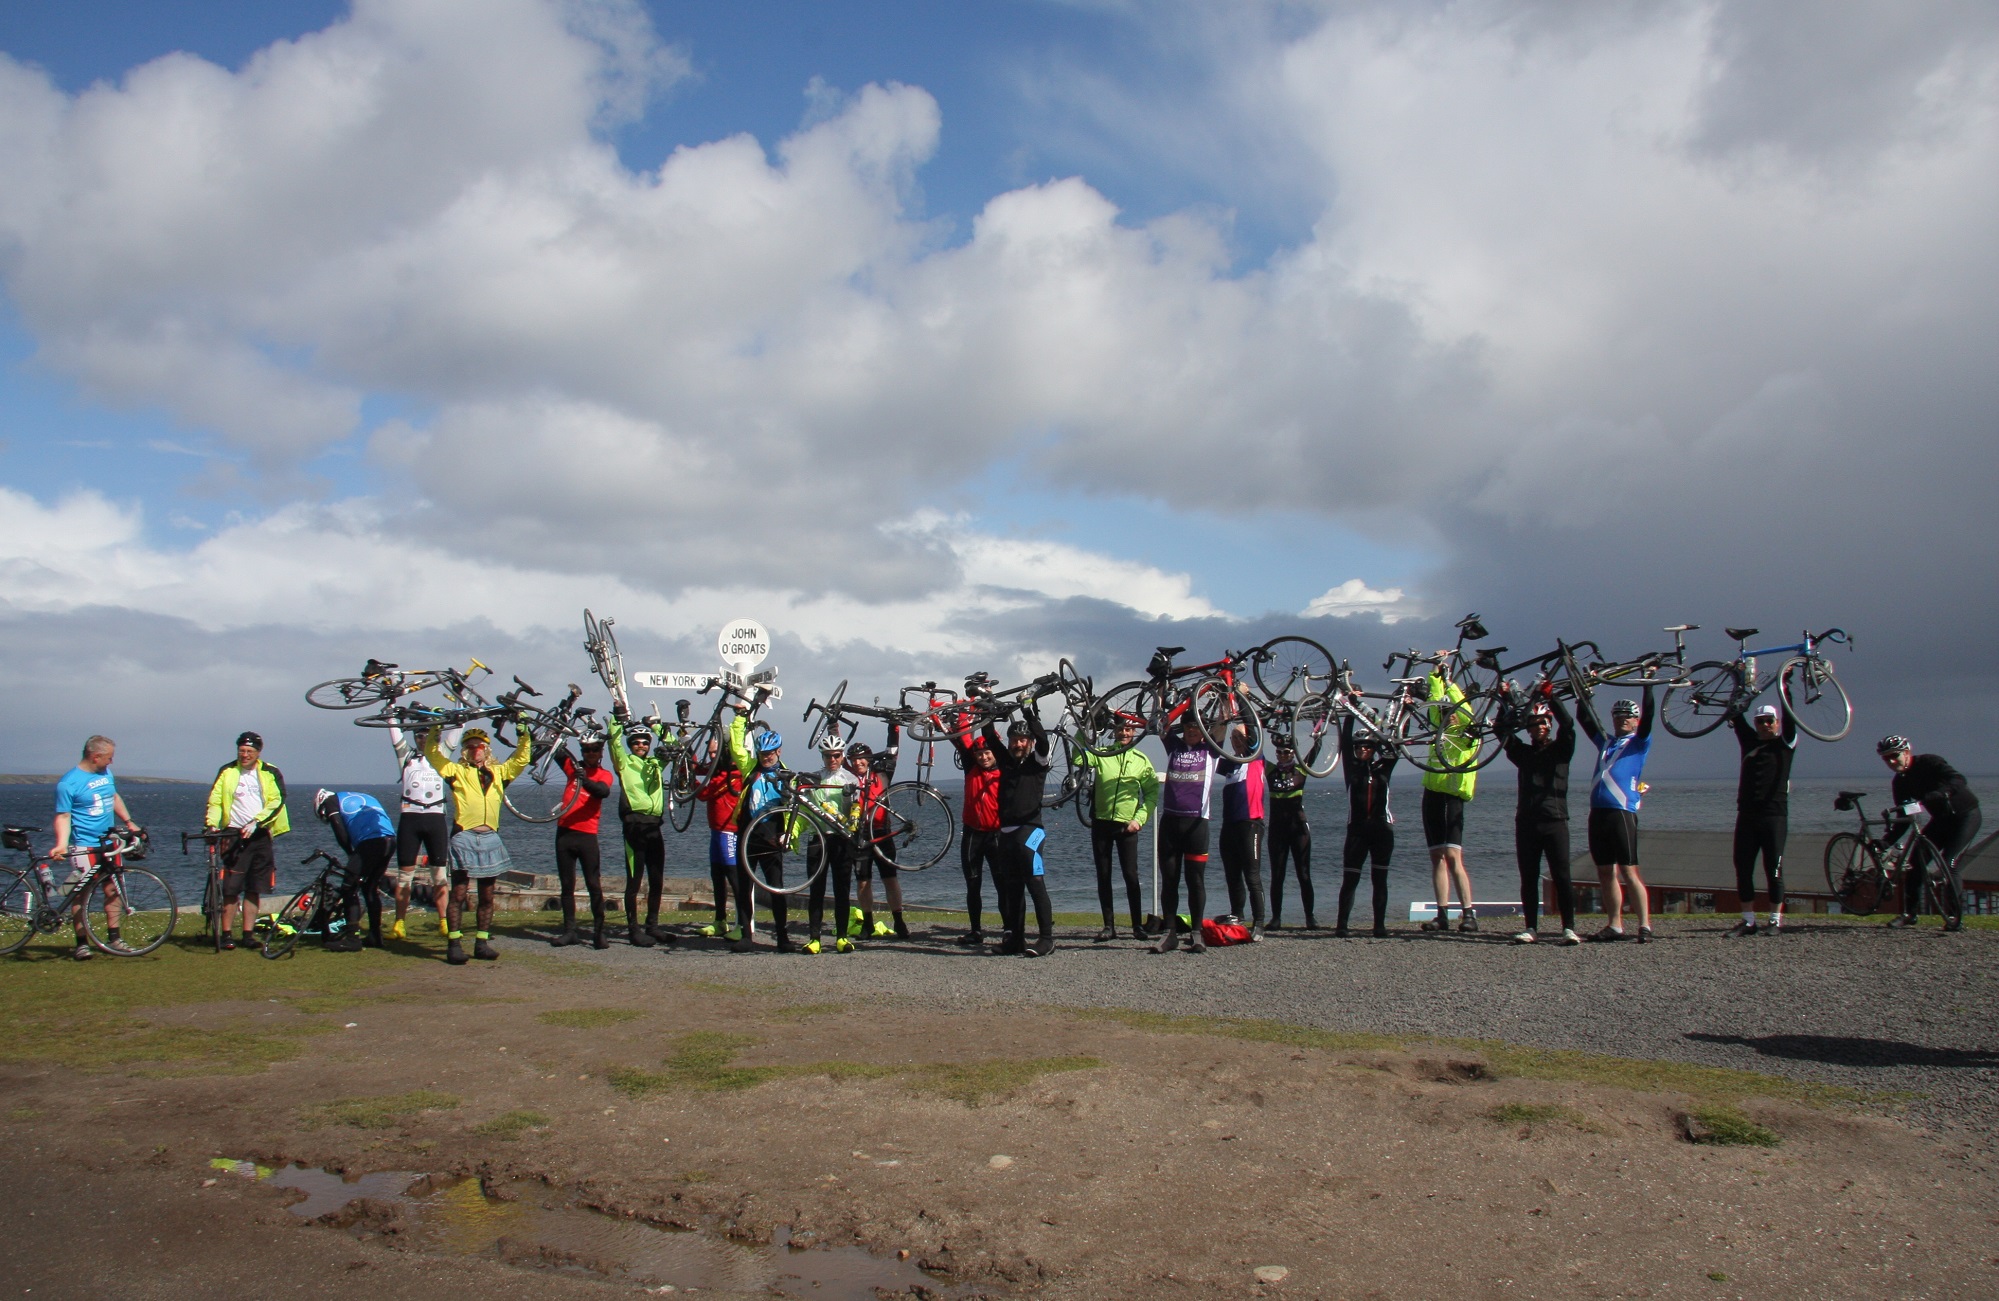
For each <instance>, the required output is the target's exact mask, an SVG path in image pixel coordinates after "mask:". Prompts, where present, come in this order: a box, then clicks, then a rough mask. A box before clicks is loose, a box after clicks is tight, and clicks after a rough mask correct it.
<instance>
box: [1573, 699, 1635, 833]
mask: <svg viewBox="0 0 1999 1301" xmlns="http://www.w3.org/2000/svg"><path fill="white" fill-rule="evenodd" d="M1581 713H1582V725H1583V731H1585V732H1587V733H1589V739H1590V740H1592V741H1594V742H1596V775H1595V776H1594V777H1593V778H1591V780H1590V786H1589V806H1590V807H1591V808H1593V809H1622V810H1623V811H1625V812H1626V813H1636V812H1638V804H1639V801H1640V799H1641V798H1642V796H1643V793H1644V792H1643V787H1644V782H1643V781H1641V780H1640V779H1641V778H1642V777H1643V776H1644V773H1645V756H1646V755H1648V754H1650V753H1651V752H1652V688H1650V687H1647V688H1645V701H1644V704H1643V705H1642V706H1641V707H1640V709H1639V711H1638V730H1637V731H1635V732H1632V733H1629V734H1628V735H1616V736H1605V735H1603V733H1601V732H1599V731H1598V730H1597V727H1596V719H1595V717H1594V711H1593V710H1589V709H1585V710H1582V711H1581Z"/></svg>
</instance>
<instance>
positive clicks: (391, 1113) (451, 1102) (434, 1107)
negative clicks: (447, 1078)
mask: <svg viewBox="0 0 1999 1301" xmlns="http://www.w3.org/2000/svg"><path fill="white" fill-rule="evenodd" d="M457 1106H458V1099H457V1098H456V1097H454V1096H452V1095H451V1094H449V1093H436V1092H433V1091H431V1090H430V1089H417V1090H414V1091H413V1092H410V1093H387V1094H381V1095H378V1096H376V1097H370V1098H336V1099H335V1100H333V1101H332V1102H322V1103H320V1104H319V1105H318V1106H316V1107H306V1108H304V1109H302V1110H301V1111H300V1112H299V1123H300V1124H301V1125H303V1126H304V1127H305V1128H307V1129H318V1128H321V1127H322V1126H326V1125H347V1126H351V1127H352V1128H354V1129H394V1128H396V1127H397V1126H398V1125H401V1124H403V1123H404V1122H406V1121H411V1120H415V1119H416V1118H417V1117H418V1116H421V1115H423V1114H424V1113H426V1112H431V1111H452V1110H455V1109H456V1108H457Z"/></svg>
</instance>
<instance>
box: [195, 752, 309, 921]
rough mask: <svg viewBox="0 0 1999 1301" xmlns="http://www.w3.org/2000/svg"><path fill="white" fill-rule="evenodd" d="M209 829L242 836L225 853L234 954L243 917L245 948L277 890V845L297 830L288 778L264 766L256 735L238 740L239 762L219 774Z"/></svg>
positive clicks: (226, 907)
mask: <svg viewBox="0 0 1999 1301" xmlns="http://www.w3.org/2000/svg"><path fill="white" fill-rule="evenodd" d="M205 825H206V826H207V827H208V828H209V829H210V830H216V831H219V830H221V829H222V828H223V827H228V828H230V829H232V830H234V831H237V832H238V833H239V835H238V837H237V839H236V841H235V842H234V843H233V844H231V845H230V846H229V848H228V849H226V850H224V851H223V863H224V870H223V876H222V947H223V948H225V949H233V948H235V947H236V941H235V939H234V936H233V934H232V933H233V932H234V931H235V929H236V917H237V915H238V913H239V912H240V913H241V915H242V918H243V943H245V944H249V943H250V928H251V927H252V926H253V925H255V923H256V919H257V914H258V912H260V911H261V909H262V905H263V901H264V890H265V889H266V888H267V886H269V885H275V884H276V877H277V870H278V861H277V856H276V853H275V851H274V849H273V847H272V841H273V840H274V839H275V838H276V837H278V836H282V835H284V834H285V833H286V832H288V831H290V830H291V829H292V824H291V817H290V815H289V814H287V813H286V811H285V775H284V774H283V773H281V772H279V771H278V770H277V769H276V768H275V767H273V766H272V765H270V764H267V763H265V762H264V738H263V737H261V736H259V735H257V734H256V733H255V732H245V733H243V734H242V735H241V736H239V737H237V738H236V758H235V759H234V760H232V761H231V762H229V763H225V764H223V765H222V767H221V768H219V769H217V770H216V773H215V784H214V785H213V786H211V787H209V788H208V815H207V819H206V823H205ZM239 900H242V901H243V902H242V903H241V905H240V907H239V904H238V901H239Z"/></svg>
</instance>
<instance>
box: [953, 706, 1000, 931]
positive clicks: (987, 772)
mask: <svg viewBox="0 0 1999 1301" xmlns="http://www.w3.org/2000/svg"><path fill="white" fill-rule="evenodd" d="M951 748H952V749H954V750H956V751H957V752H958V766H959V767H961V768H963V769H964V770H965V809H964V813H963V815H962V816H961V817H960V819H959V821H960V822H962V823H963V824H964V825H963V831H964V835H963V837H962V838H961V839H960V840H959V842H958V865H959V867H960V868H961V869H962V870H963V871H964V873H965V912H966V915H967V916H968V917H970V919H971V927H972V928H971V929H970V930H968V931H966V932H965V933H964V934H963V935H960V936H959V937H958V943H959V945H960V946H961V947H964V948H972V949H975V948H978V947H979V946H980V945H981V944H984V943H985V940H986V930H985V920H986V896H985V889H984V886H983V883H982V878H983V877H984V875H985V874H986V873H987V872H990V873H991V874H992V878H993V894H994V896H995V897H997V896H998V894H999V890H1000V878H1001V877H1002V876H1003V875H1004V872H1003V870H1002V869H1001V867H1000V833H999V830H1000V803H999V792H1000V769H999V756H998V755H997V754H995V753H994V752H993V748H992V747H991V746H989V745H987V744H986V739H985V738H984V737H982V736H974V737H971V738H970V739H969V740H968V739H967V738H966V737H965V736H964V734H963V733H962V732H955V731H954V732H953V733H952V734H951ZM1001 929H1002V930H1004V929H1005V925H1004V919H1002V924H1001Z"/></svg>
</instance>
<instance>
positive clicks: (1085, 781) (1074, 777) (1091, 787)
mask: <svg viewBox="0 0 1999 1301" xmlns="http://www.w3.org/2000/svg"><path fill="white" fill-rule="evenodd" d="M1062 781H1063V784H1064V785H1065V786H1067V785H1073V786H1074V794H1073V796H1072V797H1071V798H1072V800H1073V802H1074V805H1075V809H1076V821H1078V822H1080V823H1082V824H1083V826H1084V828H1085V829H1088V828H1090V827H1093V826H1095V825H1096V821H1097V770H1096V769H1095V768H1072V769H1070V770H1069V776H1067V777H1065V778H1063V779H1062Z"/></svg>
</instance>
